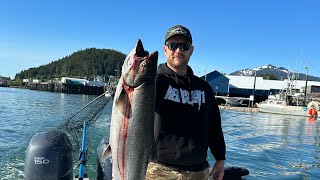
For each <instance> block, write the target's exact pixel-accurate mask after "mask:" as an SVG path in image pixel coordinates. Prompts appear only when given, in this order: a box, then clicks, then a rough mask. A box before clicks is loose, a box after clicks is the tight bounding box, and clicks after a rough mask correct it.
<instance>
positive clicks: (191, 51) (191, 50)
mask: <svg viewBox="0 0 320 180" xmlns="http://www.w3.org/2000/svg"><path fill="white" fill-rule="evenodd" d="M190 48H191V49H190V56H191V55H192V53H193V49H194V46H193V45H192V44H191V47H190Z"/></svg>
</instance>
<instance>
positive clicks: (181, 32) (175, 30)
mask: <svg viewBox="0 0 320 180" xmlns="http://www.w3.org/2000/svg"><path fill="white" fill-rule="evenodd" d="M170 33H171V34H187V33H188V32H187V31H185V30H184V29H182V28H180V27H176V28H174V29H172V30H171V32H170Z"/></svg>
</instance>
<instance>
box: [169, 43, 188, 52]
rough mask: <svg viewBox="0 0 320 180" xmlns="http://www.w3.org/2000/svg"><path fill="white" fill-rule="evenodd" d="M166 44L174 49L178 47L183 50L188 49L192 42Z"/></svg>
mask: <svg viewBox="0 0 320 180" xmlns="http://www.w3.org/2000/svg"><path fill="white" fill-rule="evenodd" d="M166 46H167V47H168V48H169V49H170V50H171V51H174V50H176V49H177V48H178V47H179V49H180V50H181V51H188V50H189V49H190V47H191V44H190V43H166Z"/></svg>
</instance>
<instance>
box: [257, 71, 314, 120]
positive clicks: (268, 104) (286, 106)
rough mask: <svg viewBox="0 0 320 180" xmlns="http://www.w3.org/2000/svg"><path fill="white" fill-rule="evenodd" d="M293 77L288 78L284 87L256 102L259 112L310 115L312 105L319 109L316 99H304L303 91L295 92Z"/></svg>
mask: <svg viewBox="0 0 320 180" xmlns="http://www.w3.org/2000/svg"><path fill="white" fill-rule="evenodd" d="M293 79H294V78H290V77H289V78H288V81H287V83H286V84H285V86H284V88H283V89H282V90H281V91H279V93H278V94H275V95H272V94H271V95H269V96H268V99H266V100H265V101H262V102H260V103H257V104H256V105H257V107H258V108H259V111H260V112H265V113H274V114H282V115H295V116H310V114H309V110H310V109H311V106H314V107H315V109H316V110H317V111H319V105H320V103H319V102H318V101H310V102H307V101H306V96H305V94H303V93H299V92H295V90H294V87H295V86H296V84H295V81H294V80H293Z"/></svg>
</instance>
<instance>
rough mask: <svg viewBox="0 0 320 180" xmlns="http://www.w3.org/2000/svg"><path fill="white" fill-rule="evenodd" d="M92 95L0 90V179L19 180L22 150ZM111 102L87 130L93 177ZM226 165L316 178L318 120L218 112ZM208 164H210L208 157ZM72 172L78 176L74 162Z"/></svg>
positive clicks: (319, 166)
mask: <svg viewBox="0 0 320 180" xmlns="http://www.w3.org/2000/svg"><path fill="white" fill-rule="evenodd" d="M96 97H97V96H92V95H76V94H61V93H51V92H42V91H32V90H26V89H16V88H2V87H0V179H1V180H7V179H8V180H16V179H24V161H25V152H26V149H27V146H28V144H29V142H30V140H31V138H32V137H33V135H35V134H36V133H39V132H45V131H49V130H51V129H54V128H56V127H58V126H59V124H61V123H63V122H64V121H65V120H66V119H68V118H70V117H71V116H72V115H73V114H74V113H76V112H77V111H79V110H80V109H81V108H82V107H83V106H85V105H86V104H87V103H89V102H90V101H92V100H93V99H95V98H96ZM111 107H112V101H110V102H109V103H108V104H107V106H106V107H105V108H104V109H103V111H102V113H101V116H100V117H99V118H98V119H97V121H96V122H95V123H94V124H92V125H90V126H89V128H88V136H89V141H90V142H89V143H88V151H89V160H88V163H87V164H88V165H87V166H86V168H85V172H86V173H87V174H88V175H89V177H90V179H94V177H95V173H96V149H97V146H98V144H99V143H100V141H101V139H102V137H104V136H108V135H109V124H110V116H111ZM221 116H222V128H223V132H224V136H225V141H226V145H227V155H226V158H227V160H226V166H236V167H243V168H247V169H248V170H249V171H250V175H248V176H246V177H245V178H244V179H315V180H316V179H320V120H319V119H318V120H314V119H309V118H307V117H298V116H281V115H275V114H266V113H257V112H255V113H252V112H251V113H250V112H237V111H229V110H221ZM208 160H209V163H210V165H213V164H214V160H213V158H212V156H211V155H210V153H209V156H208ZM74 164H75V166H74V171H73V173H74V174H76V173H78V168H77V166H76V164H77V162H74Z"/></svg>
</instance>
